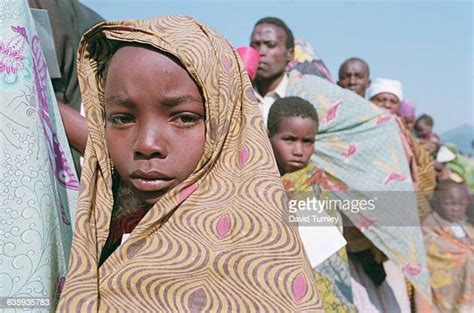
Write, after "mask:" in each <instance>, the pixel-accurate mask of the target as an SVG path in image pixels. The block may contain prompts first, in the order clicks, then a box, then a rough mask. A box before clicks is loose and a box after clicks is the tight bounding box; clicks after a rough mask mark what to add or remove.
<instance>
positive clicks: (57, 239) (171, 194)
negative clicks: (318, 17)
mask: <svg viewBox="0 0 474 313" xmlns="http://www.w3.org/2000/svg"><path fill="white" fill-rule="evenodd" d="M9 5H11V6H13V7H14V8H10V7H8V8H7V6H9ZM0 9H1V10H0V17H1V21H2V24H1V29H0V32H1V34H2V35H1V42H0V92H1V94H2V110H1V112H0V118H1V119H2V123H1V125H0V132H1V134H2V136H3V140H2V159H1V162H2V172H1V174H0V177H1V178H0V181H1V183H0V185H1V186H0V192H1V194H2V200H1V201H2V206H1V207H0V264H1V265H2V266H1V269H0V297H5V298H12V299H13V298H15V299H17V298H18V299H20V298H41V297H42V298H43V299H48V301H47V303H46V302H44V303H43V304H42V305H41V306H40V308H41V309H43V310H45V311H54V310H56V308H57V309H58V310H59V311H64V312H69V311H74V310H75V311H83V310H87V311H102V310H112V309H118V310H122V311H133V310H137V311H150V310H151V311H161V310H168V311H272V310H280V311H301V310H302V311H306V310H308V311H312V310H315V311H317V310H321V311H326V312H469V311H470V310H472V307H474V288H473V287H474V273H473V270H472V269H473V268H474V160H473V159H472V157H470V156H468V155H465V154H463V153H462V151H458V149H457V147H456V146H455V145H453V144H452V143H449V142H442V140H441V139H440V137H439V136H438V135H437V134H436V133H435V132H434V131H433V127H434V124H435V121H434V120H433V118H432V117H431V116H430V115H429V112H426V113H425V112H417V108H416V104H415V103H413V102H411V101H409V100H407V99H409V98H410V97H409V95H408V96H407V95H406V94H405V93H404V91H403V82H401V81H399V80H397V78H396V77H390V78H380V77H379V78H373V77H371V76H370V66H369V64H368V63H367V62H366V61H364V59H363V56H359V57H350V58H348V59H347V60H345V61H344V62H342V64H341V66H340V68H339V72H338V75H337V80H335V79H333V77H332V76H331V74H330V72H329V70H328V69H327V67H326V66H325V64H324V62H323V60H322V59H321V58H320V57H319V56H318V55H316V53H315V51H314V49H313V48H312V46H311V45H310V44H309V43H307V42H305V41H304V40H301V39H297V38H295V37H294V35H293V32H292V30H291V29H290V28H289V27H288V26H287V25H286V24H285V22H284V21H283V20H281V19H279V18H276V17H265V18H262V19H260V20H258V21H257V22H256V24H255V26H254V29H253V31H252V33H251V34H249V37H250V41H249V46H246V47H240V48H236V47H232V46H230V45H229V43H228V42H227V41H226V40H225V39H224V38H222V37H221V36H220V35H218V34H217V33H215V32H214V31H213V30H212V29H210V28H208V27H207V26H206V25H204V24H202V23H200V22H198V21H195V20H194V19H191V18H185V17H164V18H156V19H150V20H145V21H141V22H139V21H119V22H105V23H103V22H104V21H103V19H102V18H101V17H100V16H99V15H97V14H96V13H95V12H93V11H92V10H90V9H89V8H87V7H86V6H84V5H82V4H81V3H79V2H78V1H75V0H67V1H66V0H64V1H54V0H29V1H28V3H27V2H26V1H21V2H18V3H14V4H8V3H6V2H3V3H0ZM31 9H44V10H47V12H48V15H49V19H50V21H51V30H52V35H53V39H54V47H55V49H56V56H57V65H58V67H59V70H60V73H61V75H60V77H58V78H51V77H50V74H49V72H48V71H50V68H49V66H50V64H47V62H46V60H45V57H44V53H43V52H42V49H43V50H44V45H45V44H46V43H45V41H44V40H42V38H40V36H39V35H38V34H39V28H40V27H39V25H38V24H36V25H35V23H38V22H37V21H35V20H34V19H33V16H34V14H33V15H32V14H31ZM7 12H10V13H7ZM94 25H95V26H94ZM83 35H84V36H83ZM81 37H82V39H81ZM42 45H43V46H42ZM348 57H349V56H348ZM79 85H80V87H81V88H79ZM3 99H5V101H3ZM158 104H159V105H158ZM155 105H156V106H155ZM84 111H85V115H83V114H84V113H81V112H84ZM81 157H83V158H84V159H83V163H82V162H81V160H80V159H81ZM137 164H138V165H140V166H141V167H137V166H138V165H137ZM144 164H145V165H144ZM373 192H381V193H385V195H389V197H393V198H391V199H392V200H390V201H388V202H384V203H381V204H380V205H379V206H376V208H375V210H373V211H358V212H355V211H354V212H352V211H346V210H343V209H342V208H338V209H337V210H326V211H323V212H320V213H319V214H320V215H318V216H319V217H320V218H330V217H333V218H335V220H336V221H337V222H336V223H330V225H326V226H318V225H311V226H304V225H300V226H297V227H296V228H295V227H290V226H289V225H288V223H287V222H285V219H287V216H286V215H285V214H284V212H288V203H287V199H289V200H302V199H307V198H310V197H314V198H317V199H332V200H336V199H338V200H343V199H346V198H347V197H353V198H352V199H368V198H370V194H371V193H373ZM397 193H401V196H400V195H397ZM392 195H393V196H392ZM397 197H402V198H403V201H401V200H400V199H401V198H397ZM282 199H283V200H282ZM341 203H342V202H341ZM404 223H405V224H404ZM295 229H296V230H295ZM12 303H13V302H12ZM10 304H11V303H10ZM20 304H21V303H20ZM2 305H5V303H4V304H2ZM7 305H8V304H7ZM18 306H21V305H18ZM23 306H24V307H28V305H25V303H23ZM0 308H3V307H0Z"/></svg>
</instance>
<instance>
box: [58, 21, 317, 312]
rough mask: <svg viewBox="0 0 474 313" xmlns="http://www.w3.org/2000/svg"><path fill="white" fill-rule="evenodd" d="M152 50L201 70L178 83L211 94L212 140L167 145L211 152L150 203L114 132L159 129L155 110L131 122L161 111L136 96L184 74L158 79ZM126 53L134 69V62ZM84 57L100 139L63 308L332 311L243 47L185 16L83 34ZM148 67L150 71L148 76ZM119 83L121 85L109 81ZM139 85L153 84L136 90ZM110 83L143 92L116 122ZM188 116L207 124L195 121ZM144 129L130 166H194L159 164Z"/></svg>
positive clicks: (82, 71) (93, 148) (206, 135)
mask: <svg viewBox="0 0 474 313" xmlns="http://www.w3.org/2000/svg"><path fill="white" fill-rule="evenodd" d="M124 46H125V47H124ZM145 47H146V48H145ZM122 49H123V50H122ZM127 49H128V50H127ZM133 49H135V50H133ZM120 50H122V53H121V51H120ZM143 50H146V51H147V52H146V53H148V54H150V53H151V52H150V51H152V54H156V55H155V56H149V57H150V60H151V59H153V58H154V59H153V60H155V61H156V60H157V59H160V60H165V61H163V63H162V64H161V63H155V64H153V62H151V61H150V63H149V64H150V66H149V67H150V68H152V67H153V66H155V65H156V64H158V65H157V66H156V69H155V70H156V71H158V72H159V71H160V70H163V69H164V68H165V67H166V66H168V65H166V66H165V63H166V62H168V63H170V62H171V63H173V64H174V65H170V66H171V67H172V66H174V67H175V68H176V67H179V68H180V70H186V71H187V72H186V73H187V75H188V77H186V78H184V79H183V80H182V83H180V84H181V85H179V84H178V85H179V86H181V87H182V85H183V84H185V81H186V80H191V81H192V82H193V83H194V85H195V86H196V87H197V88H198V89H199V91H200V95H201V96H202V100H203V101H202V103H203V104H204V106H202V105H201V106H202V108H203V109H202V111H203V113H204V114H203V118H202V123H203V126H205V127H203V132H202V138H203V140H202V142H199V140H198V141H197V142H186V137H183V136H182V137H179V136H178V137H175V138H172V139H173V140H174V141H172V142H171V141H170V142H168V143H167V145H168V146H169V147H173V146H176V145H177V142H180V143H181V144H184V145H185V146H186V147H187V148H188V149H189V151H190V152H189V155H188V154H186V155H185V157H188V158H191V159H192V158H193V153H192V151H196V149H197V150H199V149H201V153H200V154H199V156H200V158H198V160H197V161H196V164H195V168H193V169H192V170H191V171H190V175H188V176H187V177H185V178H184V179H182V180H179V179H178V180H177V181H176V182H175V183H174V184H172V185H169V186H168V187H169V188H168V189H169V190H168V189H166V192H165V193H164V194H159V196H157V197H156V198H153V197H150V198H147V199H145V200H146V201H145V200H144V198H146V197H145V196H144V194H145V193H146V192H140V189H146V188H144V187H143V186H146V185H147V184H148V183H147V182H146V180H147V179H146V178H147V177H141V178H140V175H142V176H146V175H147V174H146V173H142V174H140V172H138V174H136V175H138V176H139V178H138V180H142V182H139V183H137V184H134V183H133V182H132V183H131V184H130V183H129V182H130V179H128V180H127V178H126V177H124V175H123V168H122V166H123V164H122V163H123V160H120V159H119V158H115V157H114V155H116V154H115V153H116V152H114V151H115V150H114V149H116V148H117V143H116V142H113V141H111V140H110V139H111V137H109V135H110V133H111V132H112V131H116V130H117V129H116V128H119V129H122V128H120V127H124V129H125V128H126V127H136V126H129V124H133V125H135V124H134V123H136V124H137V125H140V127H141V126H143V125H145V124H146V125H149V120H148V119H147V118H148V117H143V124H141V123H142V121H140V120H139V119H140V118H142V117H136V118H135V117H130V114H132V113H133V112H134V111H133V110H138V111H139V110H141V109H142V108H145V109H148V107H146V106H145V107H143V106H142V107H140V105H139V104H138V103H133V100H135V98H136V99H142V98H141V97H148V96H149V95H152V94H153V95H157V92H156V91H155V89H151V88H149V89H145V90H140V86H139V85H140V84H141V85H143V86H145V87H146V86H149V85H150V81H151V83H152V84H155V86H156V90H165V91H164V93H166V90H167V89H166V88H167V87H166V86H165V87H164V82H166V81H169V77H174V76H173V75H176V71H175V72H169V73H168V74H169V77H168V76H167V75H163V76H156V75H155V76H152V77H153V78H154V79H149V78H150V76H149V73H151V72H150V71H149V69H146V68H145V69H144V68H143V66H142V67H140V66H139V65H138V63H139V62H141V61H140V59H139V57H137V56H138V55H141V54H142V53H144V52H143ZM125 51H129V53H128V54H127V53H125ZM131 51H132V53H131ZM114 53H115V55H114ZM157 55H158V56H159V57H158V56H157ZM126 56H127V57H128V58H129V60H130V61H129V62H130V64H126V62H123V61H124V60H125V61H127V58H126ZM114 58H116V60H114ZM118 59H121V61H122V63H121V64H118V62H119V61H118ZM137 60H138V61H137ZM114 62H115V64H114ZM133 62H135V63H136V64H134V63H133ZM78 64H79V65H78V69H79V79H80V84H81V90H82V98H83V100H84V105H85V109H86V115H87V121H88V127H89V129H90V134H89V138H88V143H87V149H86V154H85V162H84V167H83V173H82V192H81V194H80V199H79V204H78V208H77V224H76V231H75V234H74V238H73V246H72V252H71V261H70V271H69V273H68V276H67V279H66V283H65V286H64V290H63V293H62V296H61V300H60V304H59V311H61V312H71V311H87V312H90V311H125V312H127V311H130V312H138V311H179V312H182V311H234V312H235V311H266V312H273V311H285V312H289V311H320V310H322V309H321V303H320V300H319V298H318V295H317V292H316V288H315V281H314V277H313V274H312V269H311V268H310V266H309V264H308V262H307V260H306V257H305V255H304V252H303V249H302V245H301V243H300V239H299V237H298V235H297V232H296V230H295V229H294V228H290V227H288V226H287V225H285V223H284V217H285V214H284V212H285V210H286V197H285V192H284V190H283V187H282V185H281V181H280V178H279V175H278V170H277V167H276V165H275V162H274V159H273V157H271V153H272V151H271V147H270V144H269V142H268V138H267V134H266V130H265V128H264V124H263V121H262V118H261V117H260V114H259V112H258V106H257V103H256V101H255V98H254V95H253V90H252V86H251V84H250V81H249V79H248V76H247V75H246V73H245V70H244V69H243V66H242V64H241V63H240V62H239V60H238V57H237V55H236V53H235V52H234V51H233V49H232V48H231V45H230V44H229V43H228V42H227V41H226V40H225V39H223V38H222V37H221V36H219V35H218V34H216V33H215V32H214V31H213V30H212V29H210V28H208V27H207V26H205V25H203V24H201V23H199V22H197V21H195V20H194V19H191V18H188V17H183V16H174V17H163V18H154V19H150V20H142V21H120V22H109V23H102V24H100V25H98V26H96V27H94V28H93V29H91V30H90V31H88V32H87V34H86V35H85V36H84V37H83V40H82V43H81V46H80V49H79V62H78ZM109 64H110V67H109ZM119 65H120V66H119ZM160 66H163V68H161V67H160ZM120 68H122V71H123V73H122V76H123V77H125V79H124V80H123V81H122V82H121V83H124V84H125V85H124V86H126V88H122V89H118V87H117V86H119V85H120V84H121V83H119V82H118V80H116V75H118V74H117V72H120V70H118V69H120ZM138 70H142V71H143V75H144V76H143V79H142V80H138V81H137V80H136V76H137V75H139V74H140V73H138V74H137V72H136V71H138ZM147 75H148V76H147ZM106 76H107V79H106ZM127 78H129V79H128V80H126V79H127ZM109 79H110V80H112V79H113V80H114V81H113V83H111V82H110V83H109V84H108V83H107V80H109ZM124 81H126V82H124ZM134 84H135V85H134ZM132 85H133V86H134V87H133V88H138V89H136V90H139V91H143V92H142V93H135V94H133V95H130V94H131V90H132V89H129V87H130V86H132ZM137 86H138V87H137ZM179 86H178V87H179ZM108 89H114V90H118V91H117V92H119V93H121V94H127V92H128V93H129V94H128V95H129V96H130V99H125V100H127V101H122V100H123V99H121V100H120V101H118V102H121V103H119V104H118V105H119V106H120V105H121V106H123V107H125V108H126V109H123V110H125V112H128V113H126V114H122V115H120V116H118V117H114V116H112V117H110V112H109V110H112V111H113V110H115V107H116V106H117V105H110V104H109V99H110V95H109V94H110V90H108ZM134 97H135V98H134ZM112 98H114V97H112ZM147 99H154V98H147ZM129 100H132V101H129ZM148 104H149V105H150V106H153V107H155V106H156V107H158V106H159V105H160V104H156V103H153V102H149V103H148ZM161 105H162V106H163V105H164V104H163V103H161ZM168 105H169V103H168ZM179 105H181V104H178V106H179ZM186 105H187V104H186ZM172 106H173V105H171V107H172ZM130 107H132V109H130ZM111 108H113V109H111ZM168 109H169V108H165V109H162V108H159V109H157V110H158V111H159V110H168ZM127 110H131V111H127ZM130 112H132V113H130ZM133 114H135V113H133ZM153 114H154V113H153ZM145 120H146V121H145ZM173 121H174V120H173ZM159 122H160V123H163V122H162V121H159ZM180 122H182V123H184V124H186V123H194V122H196V123H199V122H198V121H197V119H196V120H193V119H189V116H188V117H185V118H182V119H181V120H180ZM114 123H116V124H117V125H114ZM157 123H158V121H157ZM124 125H126V126H124ZM160 125H161V124H160ZM163 125H167V124H166V123H165V124H163ZM140 127H137V128H134V129H136V130H135V132H136V133H138V134H139V135H136V134H135V135H133V134H132V136H136V138H138V139H136V142H135V143H134V144H133V145H130V146H127V143H128V142H129V138H128V137H127V136H129V135H126V136H123V141H120V143H119V145H122V146H123V147H122V149H124V150H125V151H128V155H127V158H129V159H128V160H130V161H129V162H128V163H129V164H132V165H133V164H135V163H136V164H138V163H139V162H142V163H140V164H148V165H150V164H153V165H152V168H151V169H152V170H156V171H160V170H162V169H160V168H159V167H157V168H154V167H153V166H155V165H157V164H165V163H166V162H168V163H166V164H168V165H172V168H180V166H184V165H183V164H179V163H178V162H177V160H178V159H180V158H179V157H178V158H177V159H171V160H166V157H163V156H160V154H159V153H157V156H155V157H156V158H162V160H159V161H156V160H153V158H154V157H153V154H150V155H144V154H141V152H140V151H136V149H139V148H137V147H136V146H140V144H137V142H139V141H140V140H142V139H140V138H141V137H140V136H141V135H140V134H141V132H143V131H141V129H140ZM143 127H145V126H143ZM147 127H148V126H147ZM127 129H128V128H127ZM182 131H183V133H184V132H187V131H188V130H184V129H183V130H182ZM159 132H160V130H159V129H156V132H155V133H154V132H150V134H156V138H155V139H154V140H155V141H156V140H158V139H157V138H158V137H159V136H162V137H160V138H164V137H163V136H166V134H165V135H163V134H159ZM163 132H164V131H163ZM176 133H179V132H176ZM127 134H128V133H127ZM150 134H147V136H152V135H150ZM143 136H145V135H143ZM150 138H151V137H150ZM183 138H184V139H183ZM142 141H145V140H142ZM151 141H153V140H151ZM148 143H150V142H148ZM159 144H160V143H159V142H158V143H156V145H157V146H159ZM200 144H202V147H201V148H200V147H199V146H200ZM143 145H144V144H143ZM168 146H167V147H168ZM157 149H158V148H157ZM169 155H171V154H169ZM201 155H202V156H201ZM181 158H182V156H181ZM148 161H149V163H147V162H148ZM161 161H163V163H160V162H161ZM143 162H144V163H143ZM185 163H189V162H188V160H186V161H185ZM188 165H189V164H188ZM130 166H131V165H130ZM132 180H133V179H132ZM137 185H138V187H137ZM151 185H153V182H152V183H151ZM137 189H139V190H138V192H137ZM142 191H143V190H142ZM155 195H156V194H155ZM152 201H155V202H154V203H153V204H150V202H152ZM144 203H145V205H144ZM146 205H148V207H147V206H146ZM127 233H130V234H129V235H128V236H124V235H125V234H127ZM126 237H127V238H128V239H127V240H126V241H125V238H126Z"/></svg>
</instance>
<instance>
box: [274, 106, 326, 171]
mask: <svg viewBox="0 0 474 313" xmlns="http://www.w3.org/2000/svg"><path fill="white" fill-rule="evenodd" d="M317 132H318V114H317V113H316V109H315V108H314V107H313V105H312V104H311V103H309V102H308V101H306V100H303V99H301V98H299V97H286V98H281V99H278V100H276V101H275V103H274V104H273V105H272V107H271V108H270V113H269V114H268V134H269V137H270V143H271V144H272V148H273V152H274V154H275V159H276V161H277V164H278V169H279V170H280V173H281V174H285V173H290V172H294V171H297V170H299V169H301V168H303V167H305V166H306V165H307V164H308V162H309V159H310V158H311V155H312V154H313V151H314V138H315V136H316V134H317Z"/></svg>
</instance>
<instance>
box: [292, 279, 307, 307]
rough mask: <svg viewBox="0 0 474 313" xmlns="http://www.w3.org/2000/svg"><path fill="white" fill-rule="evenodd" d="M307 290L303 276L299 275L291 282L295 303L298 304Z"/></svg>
mask: <svg viewBox="0 0 474 313" xmlns="http://www.w3.org/2000/svg"><path fill="white" fill-rule="evenodd" d="M307 290H308V285H307V283H306V278H305V277H304V275H303V274H299V275H298V276H296V277H295V279H294V280H293V285H292V291H293V299H294V300H295V301H296V302H299V301H300V300H301V299H303V297H304V296H305V295H306V291H307Z"/></svg>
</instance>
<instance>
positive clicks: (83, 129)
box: [58, 101, 89, 155]
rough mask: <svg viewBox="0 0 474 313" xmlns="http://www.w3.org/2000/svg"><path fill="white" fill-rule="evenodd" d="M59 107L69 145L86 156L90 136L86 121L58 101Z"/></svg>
mask: <svg viewBox="0 0 474 313" xmlns="http://www.w3.org/2000/svg"><path fill="white" fill-rule="evenodd" d="M58 106H59V111H60V112H61V117H62V120H63V124H64V129H65V130H66V135H67V139H68V141H69V144H70V145H71V146H73V147H74V149H76V150H77V151H79V152H80V153H81V154H82V155H84V152H85V151H86V144H87V136H88V134H89V130H88V128H87V123H86V119H85V118H84V116H82V115H81V114H80V113H79V112H77V111H76V110H74V109H72V108H70V107H69V106H67V105H66V104H64V103H62V102H61V101H58Z"/></svg>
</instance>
